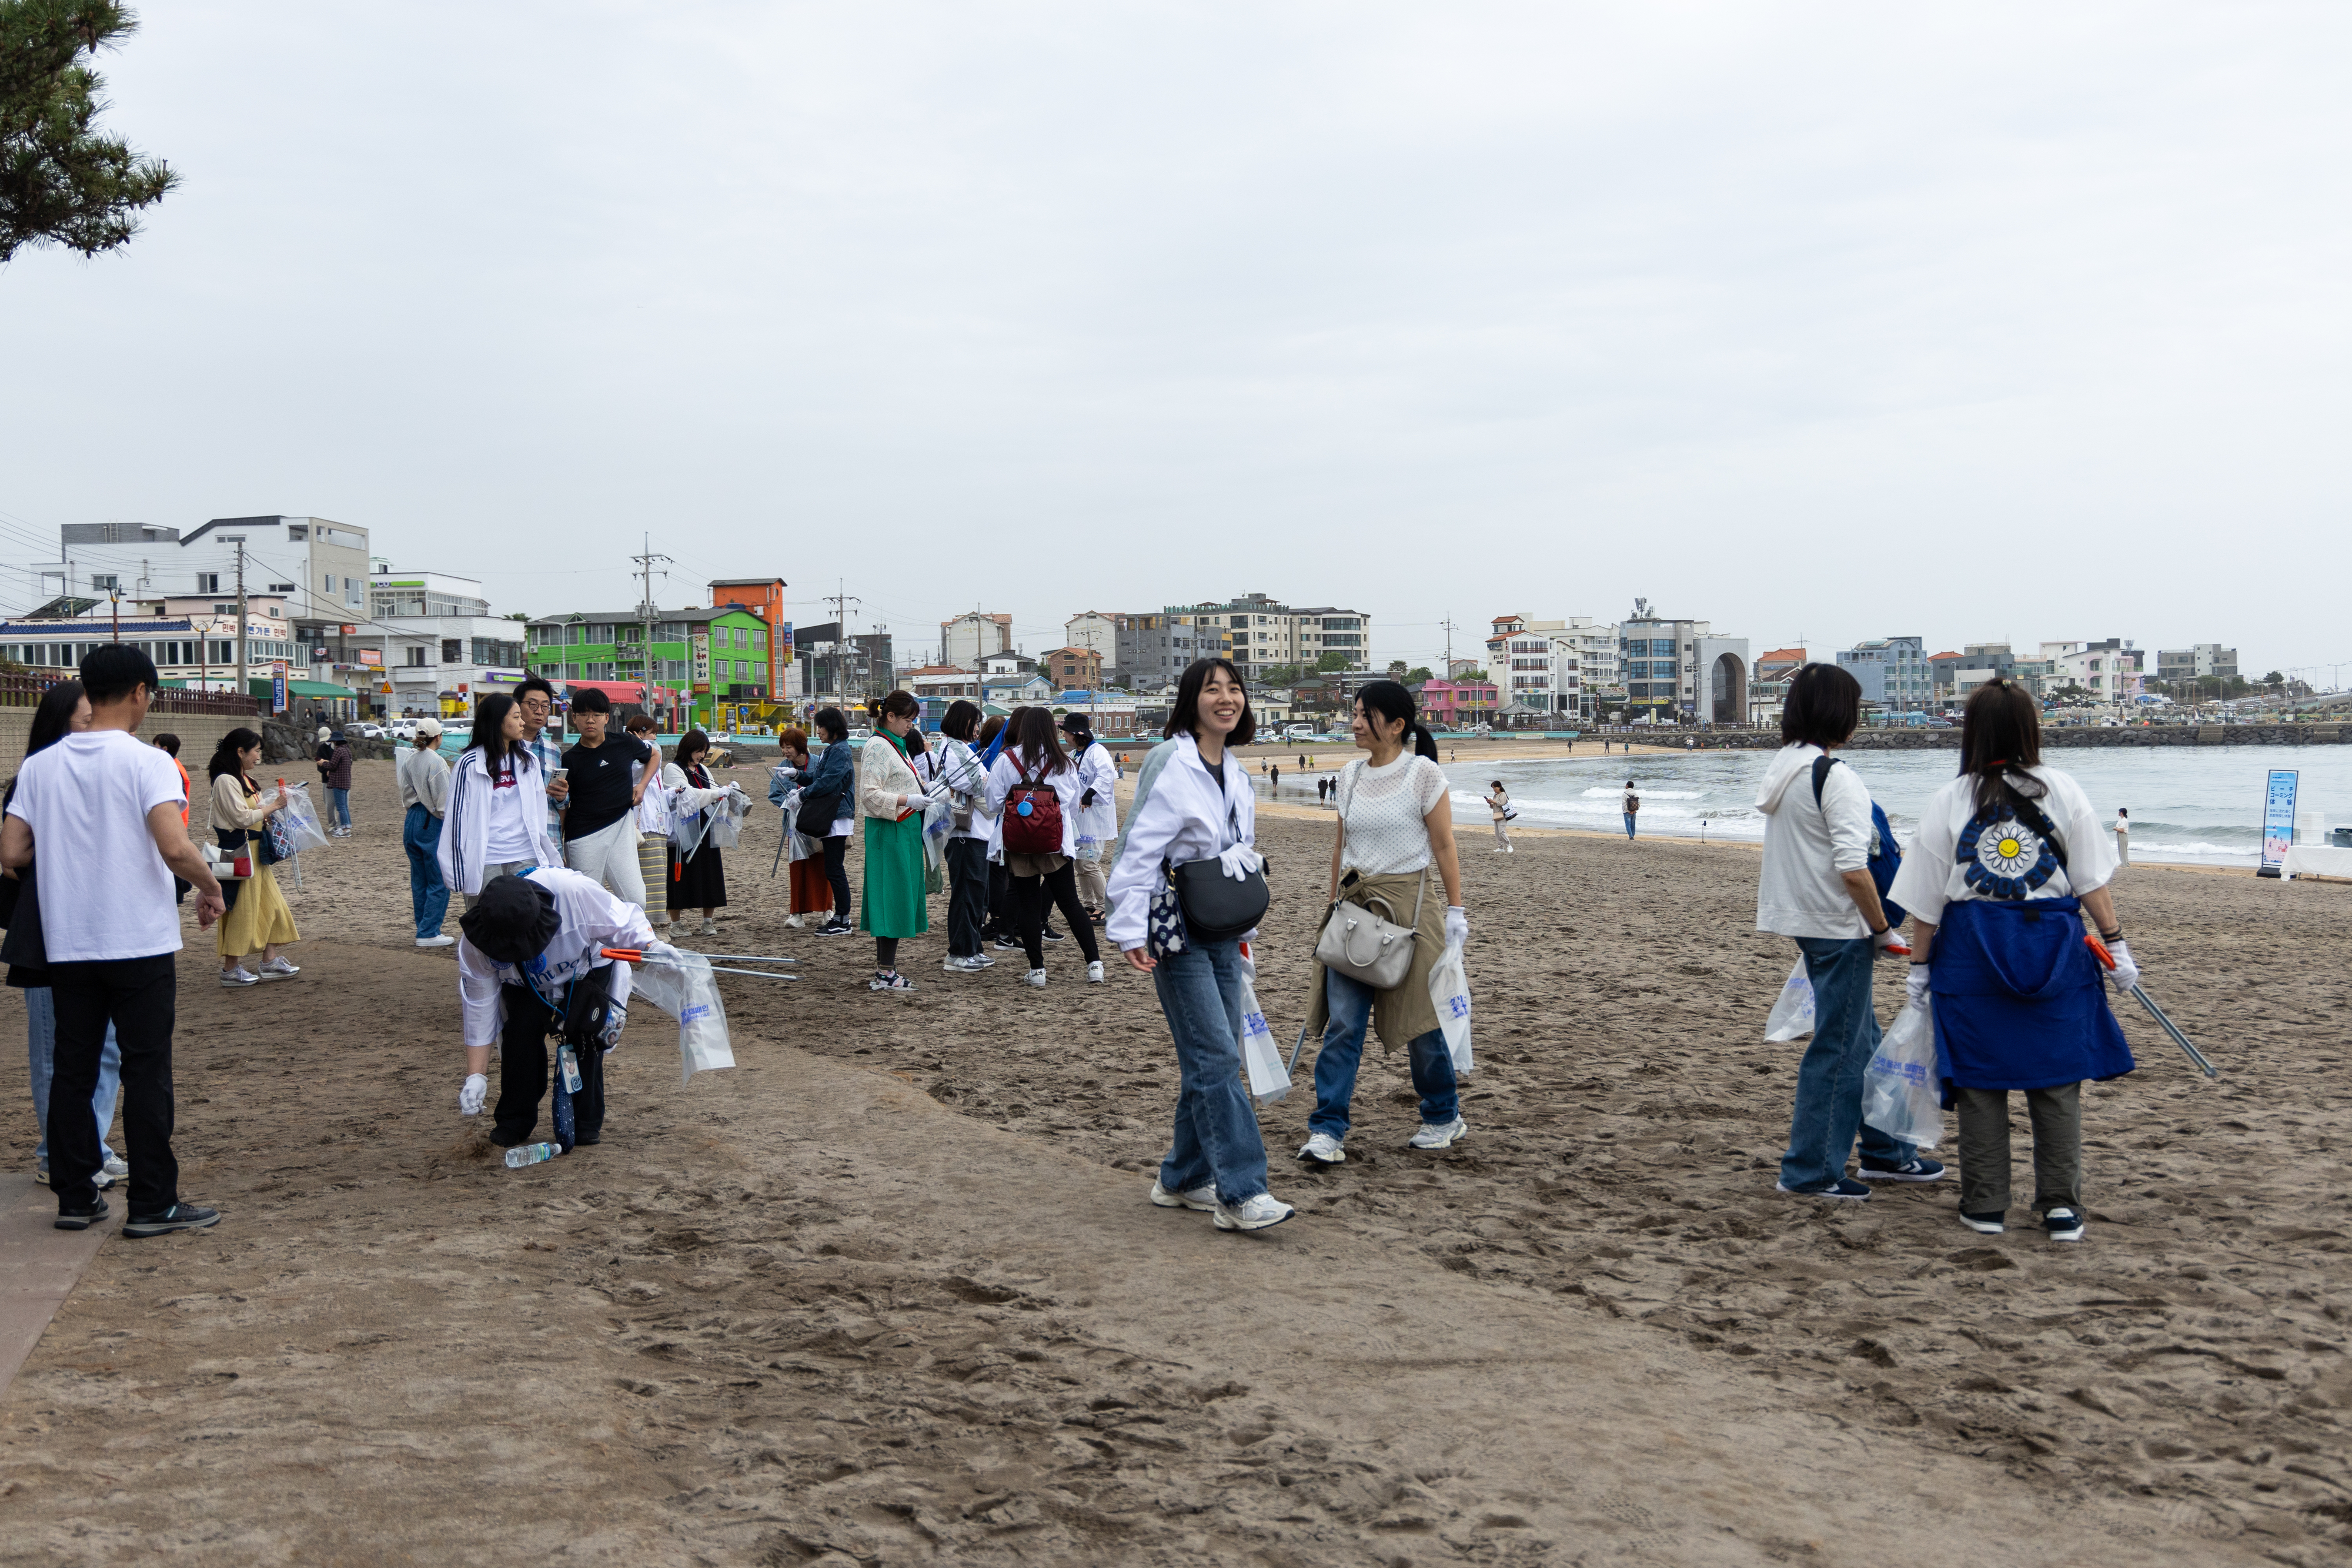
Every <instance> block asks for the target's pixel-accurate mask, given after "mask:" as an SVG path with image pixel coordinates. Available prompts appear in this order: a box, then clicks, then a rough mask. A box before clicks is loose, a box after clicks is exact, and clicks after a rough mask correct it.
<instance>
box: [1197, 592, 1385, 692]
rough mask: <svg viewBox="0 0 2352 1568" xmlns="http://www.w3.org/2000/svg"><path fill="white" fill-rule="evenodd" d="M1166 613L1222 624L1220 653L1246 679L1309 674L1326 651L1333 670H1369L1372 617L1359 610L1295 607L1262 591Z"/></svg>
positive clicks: (1321, 606) (1325, 605) (1203, 650)
mask: <svg viewBox="0 0 2352 1568" xmlns="http://www.w3.org/2000/svg"><path fill="white" fill-rule="evenodd" d="M1167 613H1168V614H1169V615H1171V616H1180V615H1181V616H1192V617H1197V618H1199V620H1200V621H1201V622H1204V623H1207V624H1215V623H1218V622H1223V630H1224V632H1225V634H1226V635H1227V636H1228V637H1229V638H1230V643H1229V646H1228V647H1226V648H1225V649H1223V650H1222V652H1223V653H1225V654H1226V656H1227V657H1229V658H1231V659H1232V660H1233V662H1234V665H1235V667H1237V668H1238V669H1240V670H1241V672H1242V673H1243V674H1244V675H1250V676H1254V675H1255V674H1256V673H1257V672H1258V671H1261V670H1269V669H1283V668H1294V669H1298V670H1303V671H1307V672H1309V673H1312V672H1314V671H1316V670H1318V669H1320V668H1321V666H1322V662H1323V656H1324V655H1325V654H1326V653H1336V654H1338V655H1339V663H1338V664H1335V665H1334V670H1335V672H1336V671H1338V670H1357V671H1362V670H1369V669H1370V668H1371V667H1372V662H1371V661H1372V618H1371V617H1370V616H1369V615H1367V614H1365V613H1364V612H1362V611H1360V610H1346V609H1341V608H1340V607H1339V606H1337V605H1330V604H1319V605H1312V606H1306V607H1301V608H1297V609H1293V608H1292V607H1291V606H1289V605H1287V604H1278V603H1276V602H1275V601H1273V600H1271V599H1268V598H1267V597H1266V596H1265V594H1263V593H1247V594H1244V595H1243V596H1242V597H1240V598H1239V599H1234V600H1230V601H1226V602H1225V603H1223V604H1183V605H1171V606H1170V607H1169V609H1168V611H1167ZM1201 652H1202V653H1205V652H1207V650H1206V649H1202V650H1201Z"/></svg>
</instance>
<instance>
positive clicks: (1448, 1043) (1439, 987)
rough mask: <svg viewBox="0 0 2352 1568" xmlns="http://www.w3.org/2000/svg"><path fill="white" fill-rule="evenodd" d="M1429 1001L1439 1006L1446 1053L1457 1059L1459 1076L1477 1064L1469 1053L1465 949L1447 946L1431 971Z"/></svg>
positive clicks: (1468, 1008)
mask: <svg viewBox="0 0 2352 1568" xmlns="http://www.w3.org/2000/svg"><path fill="white" fill-rule="evenodd" d="M1429 1000H1430V1003H1431V1005H1432V1006H1433V1007H1435V1008H1436V1009H1437V1027H1438V1028H1439V1029H1441V1030H1444V1031H1445V1052H1446V1054H1447V1055H1448V1056H1451V1057H1452V1058H1453V1059H1454V1074H1455V1075H1456V1076H1457V1077H1458V1076H1460V1075H1461V1074H1462V1073H1465V1072H1467V1071H1470V1070H1471V1069H1472V1068H1474V1067H1475V1066H1477V1065H1478V1064H1477V1062H1476V1061H1474V1060H1472V1058H1471V1055H1470V977H1469V976H1468V975H1466V974H1465V973H1464V972H1463V969H1462V950H1461V949H1460V948H1458V947H1448V948H1447V949H1446V950H1445V951H1444V953H1442V954H1440V955H1439V956H1438V959H1437V963H1436V965H1435V966H1434V967H1433V968H1431V970H1430V971H1429Z"/></svg>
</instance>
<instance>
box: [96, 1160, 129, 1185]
mask: <svg viewBox="0 0 2352 1568" xmlns="http://www.w3.org/2000/svg"><path fill="white" fill-rule="evenodd" d="M99 1171H100V1174H101V1175H103V1176H105V1177H106V1178H107V1179H108V1180H109V1181H121V1179H122V1178H123V1177H124V1176H129V1175H130V1174H131V1162H130V1161H128V1160H126V1159H124V1158H123V1157H122V1156H121V1155H115V1156H114V1158H112V1159H110V1160H109V1161H107V1162H106V1164H104V1165H102V1166H100V1167H99Z"/></svg>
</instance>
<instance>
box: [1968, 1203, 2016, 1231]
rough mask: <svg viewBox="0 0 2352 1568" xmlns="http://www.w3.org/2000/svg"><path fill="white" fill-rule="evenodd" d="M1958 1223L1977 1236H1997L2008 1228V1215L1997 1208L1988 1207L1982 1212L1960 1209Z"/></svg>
mask: <svg viewBox="0 0 2352 1568" xmlns="http://www.w3.org/2000/svg"><path fill="white" fill-rule="evenodd" d="M1960 1223H1961V1224H1962V1225H1965V1226H1967V1227H1968V1228H1969V1229H1970V1230H1973V1231H1975V1232H1976V1233H1977V1234H1978V1235H1979V1236H1998V1235H2000V1233H2001V1232H2002V1231H2003V1230H2005V1229H2007V1228H2009V1216H2007V1215H2006V1214H2003V1213H2002V1212H2001V1211H2000V1210H1999V1209H1989V1210H1987V1211H1986V1212H1984V1213H1982V1214H1970V1213H1969V1212H1968V1211H1967V1210H1966V1209H1962V1210H1961V1211H1960Z"/></svg>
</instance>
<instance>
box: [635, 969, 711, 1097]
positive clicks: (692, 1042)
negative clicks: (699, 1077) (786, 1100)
mask: <svg viewBox="0 0 2352 1568" xmlns="http://www.w3.org/2000/svg"><path fill="white" fill-rule="evenodd" d="M635 993H636V994H637V995H638V996H641V997H643V998H645V999H646V1000H647V1001H649V1002H651V1003H653V1005H654V1006H656V1007H657V1008H659V1009H661V1010H662V1011H664V1012H666V1013H667V1014H669V1016H670V1017H672V1018H674V1019H677V1055H678V1075H677V1081H678V1082H679V1083H680V1084H684V1083H685V1082H688V1080H690V1079H691V1078H693V1076H694V1075H695V1074H696V1073H698V1072H702V1071H709V1069H712V1068H717V1067H732V1066H734V1065H735V1051H734V1048H733V1047H732V1046H730V1045H729V1044H728V1041H727V1009H726V1006H725V1004H723V1003H721V1002H720V1001H719V977H718V976H716V975H714V974H712V973H711V972H710V960H709V959H708V958H706V957H704V956H702V955H701V954H699V953H692V952H688V951H686V950H684V949H682V948H676V947H670V948H667V949H666V950H663V951H660V952H659V953H658V955H656V950H655V949H653V948H648V949H646V961H645V964H644V967H641V968H639V969H638V970H637V971H636V975H635Z"/></svg>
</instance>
